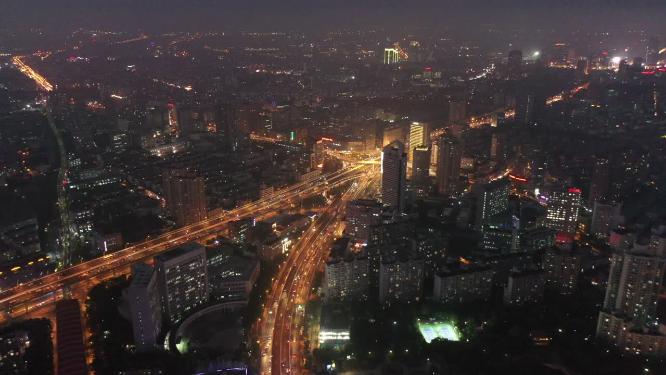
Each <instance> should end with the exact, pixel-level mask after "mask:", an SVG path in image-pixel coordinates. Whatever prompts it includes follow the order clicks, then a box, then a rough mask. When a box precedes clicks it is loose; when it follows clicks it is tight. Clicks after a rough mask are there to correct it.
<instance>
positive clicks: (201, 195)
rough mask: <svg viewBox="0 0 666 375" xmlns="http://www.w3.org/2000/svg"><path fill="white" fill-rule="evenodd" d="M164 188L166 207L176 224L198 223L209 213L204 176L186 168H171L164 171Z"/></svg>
mask: <svg viewBox="0 0 666 375" xmlns="http://www.w3.org/2000/svg"><path fill="white" fill-rule="evenodd" d="M162 189H163V190H164V199H165V200H166V207H167V209H168V211H169V214H170V215H171V216H173V218H174V219H175V221H176V225H178V226H183V225H188V224H192V223H196V222H198V221H201V220H204V219H205V218H206V216H207V215H208V212H207V211H206V188H205V184H204V179H203V178H202V177H199V176H197V175H196V174H194V173H193V172H190V171H188V170H184V169H175V170H169V171H166V172H165V173H164V176H163V187H162Z"/></svg>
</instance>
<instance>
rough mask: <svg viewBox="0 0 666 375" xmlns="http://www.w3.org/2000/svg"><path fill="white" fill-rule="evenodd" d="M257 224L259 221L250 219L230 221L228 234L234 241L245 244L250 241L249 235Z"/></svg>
mask: <svg viewBox="0 0 666 375" xmlns="http://www.w3.org/2000/svg"><path fill="white" fill-rule="evenodd" d="M256 224H257V221H256V220H255V219H250V218H248V219H241V220H235V221H230V222H229V224H228V230H227V234H228V235H229V238H230V239H231V240H232V241H234V242H236V243H245V242H247V240H248V234H249V233H250V231H251V230H252V228H253V227H254V226H255V225H256Z"/></svg>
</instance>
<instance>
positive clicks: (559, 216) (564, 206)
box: [544, 188, 581, 234]
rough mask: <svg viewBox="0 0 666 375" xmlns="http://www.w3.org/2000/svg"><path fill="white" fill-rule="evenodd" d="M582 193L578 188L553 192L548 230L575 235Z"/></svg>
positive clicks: (549, 204)
mask: <svg viewBox="0 0 666 375" xmlns="http://www.w3.org/2000/svg"><path fill="white" fill-rule="evenodd" d="M580 195H581V191H580V189H578V188H568V189H565V190H556V191H553V192H552V193H551V194H550V196H549V197H548V206H547V209H546V210H547V211H546V221H545V223H544V225H545V227H546V228H550V229H555V230H557V231H559V232H564V233H569V234H573V233H575V232H576V226H577V225H578V210H579V208H580Z"/></svg>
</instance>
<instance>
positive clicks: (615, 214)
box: [590, 201, 624, 239]
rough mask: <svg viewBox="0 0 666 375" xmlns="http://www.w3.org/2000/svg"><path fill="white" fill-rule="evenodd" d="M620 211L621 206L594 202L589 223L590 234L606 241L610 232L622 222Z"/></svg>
mask: <svg viewBox="0 0 666 375" xmlns="http://www.w3.org/2000/svg"><path fill="white" fill-rule="evenodd" d="M621 211H622V205H621V204H615V203H606V202H602V201H595V202H594V207H593V209H592V220H591V222H590V234H591V235H593V236H595V237H597V238H603V239H607V238H608V237H609V236H610V232H611V230H612V229H615V228H616V227H617V226H618V225H619V224H622V222H623V221H624V218H623V217H622V213H621Z"/></svg>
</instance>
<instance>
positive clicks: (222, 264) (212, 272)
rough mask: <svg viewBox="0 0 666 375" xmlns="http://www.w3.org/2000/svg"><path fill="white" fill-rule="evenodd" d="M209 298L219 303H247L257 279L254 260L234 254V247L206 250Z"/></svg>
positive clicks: (256, 262) (257, 264)
mask: <svg viewBox="0 0 666 375" xmlns="http://www.w3.org/2000/svg"><path fill="white" fill-rule="evenodd" d="M206 264H207V274H208V288H209V290H210V298H211V299H214V300H217V301H221V302H229V301H234V302H243V301H244V302H247V301H248V299H249V298H250V293H251V292H252V288H253V287H254V284H255V282H256V281H257V278H258V277H259V271H260V265H259V261H257V260H256V259H253V258H250V257H246V256H241V255H236V254H234V247H233V246H231V245H225V246H221V247H211V248H206Z"/></svg>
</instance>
